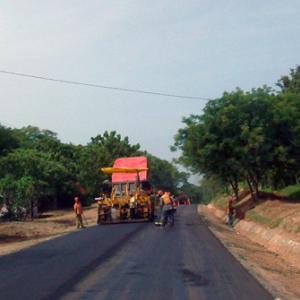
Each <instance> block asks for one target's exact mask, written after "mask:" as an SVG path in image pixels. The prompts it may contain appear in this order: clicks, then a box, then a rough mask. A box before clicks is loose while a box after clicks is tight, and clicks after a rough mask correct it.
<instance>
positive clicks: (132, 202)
mask: <svg viewBox="0 0 300 300" xmlns="http://www.w3.org/2000/svg"><path fill="white" fill-rule="evenodd" d="M155 198H156V203H157V202H159V214H160V215H159V216H157V217H158V219H159V221H158V222H156V225H162V226H164V225H165V223H166V219H167V215H168V214H170V213H171V211H172V210H173V212H174V206H176V203H175V201H174V197H173V196H172V195H171V193H170V192H168V191H162V190H159V191H158V192H157V194H156V195H155ZM137 208H138V203H137V199H136V197H135V196H134V194H133V193H131V194H130V199H129V215H130V219H136V218H137V217H138V215H137ZM73 209H74V213H75V217H76V226H77V228H78V229H79V228H85V226H84V224H83V219H82V218H83V209H82V204H81V202H80V199H79V197H77V196H76V197H75V198H74V206H73ZM126 214H127V212H126ZM121 215H122V210H121V209H120V217H122V216H121ZM109 217H110V219H111V217H112V216H111V211H110V216H109ZM98 223H100V222H99V212H98Z"/></svg>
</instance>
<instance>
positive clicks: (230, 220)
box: [226, 196, 234, 226]
mask: <svg viewBox="0 0 300 300" xmlns="http://www.w3.org/2000/svg"><path fill="white" fill-rule="evenodd" d="M226 213H227V224H228V225H230V226H232V225H233V214H234V208H233V198H232V197H231V196H229V197H228V199H227V207H226Z"/></svg>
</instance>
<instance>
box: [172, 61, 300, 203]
mask: <svg viewBox="0 0 300 300" xmlns="http://www.w3.org/2000/svg"><path fill="white" fill-rule="evenodd" d="M276 86H277V90H275V89H273V88H270V87H267V86H262V87H259V88H254V89H252V90H251V91H243V90H242V89H239V88H237V89H236V90H234V91H232V92H224V93H223V95H222V97H220V98H218V99H214V100H210V101H208V102H207V104H206V106H205V108H204V110H203V113H202V114H201V115H190V116H188V117H185V118H184V119H183V123H184V125H185V126H184V128H182V129H180V130H179V131H178V132H177V134H176V136H175V143H174V146H173V147H172V149H173V150H174V151H175V150H180V151H181V156H180V157H179V159H178V161H179V162H180V163H181V164H182V165H184V166H185V167H187V168H189V169H190V170H191V171H192V172H194V173H198V174H201V175H202V176H203V180H202V186H201V187H202V190H203V193H204V196H203V197H204V199H207V200H212V199H213V198H215V197H216V196H217V195H218V194H222V193H224V192H227V193H232V194H233V195H235V197H236V198H238V195H239V191H240V190H241V188H245V187H246V188H248V189H249V190H250V192H251V195H252V198H253V199H255V198H256V197H258V198H259V193H260V191H262V190H270V191H274V190H276V191H281V192H282V193H283V194H284V195H286V196H288V197H291V198H294V199H300V185H299V182H300V155H299V153H300V66H298V67H296V68H295V69H292V70H291V71H290V74H289V75H287V76H283V77H281V78H280V79H279V80H278V82H277V84H276ZM216 201H218V200H216Z"/></svg>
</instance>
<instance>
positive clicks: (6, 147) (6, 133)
mask: <svg viewBox="0 0 300 300" xmlns="http://www.w3.org/2000/svg"><path fill="white" fill-rule="evenodd" d="M18 146H19V143H18V140H17V139H16V138H15V137H14V136H13V133H12V130H11V129H9V128H6V127H4V126H2V125H1V124H0V156H2V155H5V154H7V153H8V152H9V151H11V150H13V149H15V148H17V147H18Z"/></svg>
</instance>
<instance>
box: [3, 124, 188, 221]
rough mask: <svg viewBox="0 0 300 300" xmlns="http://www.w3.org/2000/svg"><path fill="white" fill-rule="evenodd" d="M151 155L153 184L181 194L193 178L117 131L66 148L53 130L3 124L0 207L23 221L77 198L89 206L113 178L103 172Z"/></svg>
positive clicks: (69, 144)
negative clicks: (121, 159)
mask: <svg viewBox="0 0 300 300" xmlns="http://www.w3.org/2000/svg"><path fill="white" fill-rule="evenodd" d="M140 155H146V156H147V157H148V159H149V165H150V174H149V177H150V178H149V181H150V182H151V183H152V184H153V185H154V186H156V187H160V188H161V187H162V188H165V189H169V190H170V191H172V192H173V193H176V192H177V191H178V189H179V187H183V186H184V185H185V187H186V186H187V185H188V182H187V178H188V174H187V173H184V172H180V171H178V169H177V168H176V166H175V165H174V164H172V163H170V162H168V161H166V160H163V159H160V158H158V157H156V156H154V155H151V154H150V153H148V152H146V151H142V150H141V149H140V145H139V144H130V142H129V139H128V137H125V138H122V137H121V136H120V135H119V134H118V133H116V132H115V131H112V132H107V131H106V132H104V133H103V134H99V135H97V136H95V137H92V138H91V140H90V142H89V143H87V144H86V145H74V144H71V143H62V142H61V141H60V140H59V139H58V137H57V134H56V133H54V132H52V131H50V130H42V129H40V128H38V127H33V126H28V127H24V128H21V129H15V128H8V127H5V126H1V125H0V207H1V206H2V205H3V204H5V205H6V207H7V209H8V211H9V213H8V216H13V217H16V218H18V216H19V215H22V214H23V212H24V210H25V211H29V212H30V213H31V215H32V217H33V208H34V207H38V208H39V209H40V210H42V211H43V210H47V209H55V208H61V207H68V206H70V205H71V204H72V201H73V197H74V195H75V194H77V195H80V197H81V199H82V200H83V202H84V203H85V204H89V203H91V202H92V201H93V199H94V197H95V196H98V195H99V193H100V185H101V182H103V181H104V180H106V179H108V175H105V174H103V173H101V172H100V168H101V167H106V166H112V164H113V162H114V160H115V159H116V158H118V157H129V156H140Z"/></svg>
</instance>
